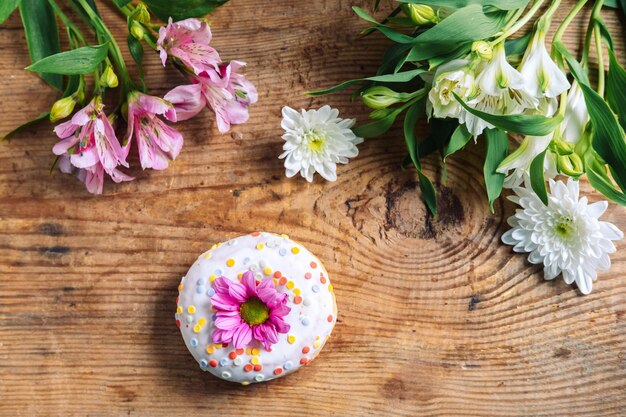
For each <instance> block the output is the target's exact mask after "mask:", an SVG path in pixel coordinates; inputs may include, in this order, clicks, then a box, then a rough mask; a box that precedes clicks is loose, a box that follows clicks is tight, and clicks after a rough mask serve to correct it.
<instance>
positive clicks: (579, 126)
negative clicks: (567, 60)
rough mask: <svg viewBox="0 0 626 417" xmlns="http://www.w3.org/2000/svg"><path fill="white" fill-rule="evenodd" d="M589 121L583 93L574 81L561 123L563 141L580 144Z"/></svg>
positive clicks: (568, 94)
mask: <svg viewBox="0 0 626 417" xmlns="http://www.w3.org/2000/svg"><path fill="white" fill-rule="evenodd" d="M588 121H589V112H588V111H587V104H586V103H585V97H584V96H583V91H582V90H581V89H580V86H579V85H578V83H577V82H576V81H574V82H573V83H572V88H570V90H569V92H568V93H567V104H566V106H565V115H564V116H563V122H562V123H561V126H562V129H563V132H562V134H563V139H564V140H565V141H567V142H571V143H578V141H579V140H580V137H581V136H582V134H583V132H584V131H585V126H586V125H587V122H588Z"/></svg>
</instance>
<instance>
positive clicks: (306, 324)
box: [300, 317, 311, 326]
mask: <svg viewBox="0 0 626 417" xmlns="http://www.w3.org/2000/svg"><path fill="white" fill-rule="evenodd" d="M300 322H301V323H302V325H303V326H308V325H309V324H311V320H309V318H308V317H302V320H300Z"/></svg>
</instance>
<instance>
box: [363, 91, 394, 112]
mask: <svg viewBox="0 0 626 417" xmlns="http://www.w3.org/2000/svg"><path fill="white" fill-rule="evenodd" d="M361 100H363V103H365V105H366V106H367V107H369V108H371V109H375V110H380V109H386V108H387V107H389V106H391V105H392V104H396V103H399V102H401V101H402V99H401V97H400V95H399V94H398V93H396V92H395V91H393V90H392V89H391V88H387V87H383V86H380V85H377V86H375V87H371V88H368V89H367V90H365V91H364V92H363V93H362V94H361Z"/></svg>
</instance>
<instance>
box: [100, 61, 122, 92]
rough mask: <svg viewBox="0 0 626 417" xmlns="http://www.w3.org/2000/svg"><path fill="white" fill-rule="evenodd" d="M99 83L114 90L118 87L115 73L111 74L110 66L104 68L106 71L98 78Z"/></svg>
mask: <svg viewBox="0 0 626 417" xmlns="http://www.w3.org/2000/svg"><path fill="white" fill-rule="evenodd" d="M100 82H102V85H104V86H106V87H109V88H115V87H117V86H118V85H119V81H118V80H117V75H115V72H113V68H112V67H111V66H110V65H109V66H108V67H106V69H105V70H104V72H103V73H102V77H100Z"/></svg>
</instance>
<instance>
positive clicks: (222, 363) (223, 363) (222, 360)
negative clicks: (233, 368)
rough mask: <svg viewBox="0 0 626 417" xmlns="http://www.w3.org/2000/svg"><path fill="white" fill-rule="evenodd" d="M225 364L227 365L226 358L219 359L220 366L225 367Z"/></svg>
mask: <svg viewBox="0 0 626 417" xmlns="http://www.w3.org/2000/svg"><path fill="white" fill-rule="evenodd" d="M227 363H228V359H226V358H222V359H220V366H226V364H227Z"/></svg>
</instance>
